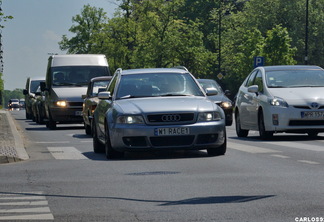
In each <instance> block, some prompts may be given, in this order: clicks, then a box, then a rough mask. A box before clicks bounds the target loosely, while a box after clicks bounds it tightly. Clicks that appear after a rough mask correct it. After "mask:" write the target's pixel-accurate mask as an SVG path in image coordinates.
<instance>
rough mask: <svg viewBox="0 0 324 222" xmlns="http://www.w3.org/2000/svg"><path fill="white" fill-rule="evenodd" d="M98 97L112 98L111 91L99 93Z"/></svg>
mask: <svg viewBox="0 0 324 222" xmlns="http://www.w3.org/2000/svg"><path fill="white" fill-rule="evenodd" d="M98 99H111V95H110V92H109V91H106V92H100V93H98Z"/></svg>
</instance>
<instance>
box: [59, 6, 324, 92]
mask: <svg viewBox="0 0 324 222" xmlns="http://www.w3.org/2000/svg"><path fill="white" fill-rule="evenodd" d="M305 2H306V1H305V0H291V1H285V0H263V1H259V0H248V1H246V0H206V1H199V0H172V1H170V0H155V1H152V0H120V4H119V7H118V9H117V11H116V13H115V15H114V17H113V18H110V19H106V14H105V13H104V12H103V9H101V8H99V9H97V8H95V7H90V5H87V6H84V8H83V11H82V13H81V15H77V16H75V17H73V22H76V23H77V24H78V25H73V26H72V27H71V29H70V30H69V31H70V32H72V33H74V34H75V36H74V37H72V38H70V39H69V38H68V37H67V36H66V35H64V36H63V37H62V41H61V42H60V47H61V49H64V50H68V52H69V53H104V54H106V56H107V58H108V61H109V63H110V67H111V68H112V69H116V68H118V67H121V68H124V69H127V68H143V67H172V66H178V65H184V66H186V67H187V68H188V69H189V70H190V71H191V72H192V73H193V74H194V75H195V76H196V77H198V78H214V79H216V78H217V77H216V76H217V74H218V73H219V72H221V73H223V74H224V75H225V78H223V79H222V80H219V82H220V83H221V84H222V85H226V87H227V88H230V89H231V90H232V91H233V92H234V93H235V91H236V90H237V89H238V87H239V85H240V84H241V82H242V80H243V79H244V78H245V77H246V76H247V75H248V74H249V73H250V72H251V71H252V69H253V58H254V57H255V56H264V57H265V60H266V65H284V64H303V63H304V48H305V19H306V17H305V15H306V13H305V9H306V8H305V7H306V5H305ZM309 3H310V4H309V6H310V7H309V21H310V25H309V63H310V64H316V65H320V66H324V60H323V59H321V58H323V54H324V41H323V39H324V38H323V37H324V8H323V7H322V5H323V4H324V0H309ZM234 93H233V94H234Z"/></svg>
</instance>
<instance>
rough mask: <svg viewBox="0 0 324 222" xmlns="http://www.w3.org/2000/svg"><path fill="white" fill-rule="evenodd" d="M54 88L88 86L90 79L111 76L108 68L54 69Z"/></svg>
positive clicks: (66, 67) (70, 67)
mask: <svg viewBox="0 0 324 222" xmlns="http://www.w3.org/2000/svg"><path fill="white" fill-rule="evenodd" d="M51 74H52V85H53V86H87V85H88V82H89V81H90V79H92V78H94V77H98V76H109V70H108V67H106V66H61V67H52V69H51Z"/></svg>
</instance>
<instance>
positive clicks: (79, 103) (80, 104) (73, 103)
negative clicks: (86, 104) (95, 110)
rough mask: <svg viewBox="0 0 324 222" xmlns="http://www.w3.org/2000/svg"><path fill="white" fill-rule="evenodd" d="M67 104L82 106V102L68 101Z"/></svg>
mask: <svg viewBox="0 0 324 222" xmlns="http://www.w3.org/2000/svg"><path fill="white" fill-rule="evenodd" d="M68 103H69V106H79V107H82V105H83V102H68Z"/></svg>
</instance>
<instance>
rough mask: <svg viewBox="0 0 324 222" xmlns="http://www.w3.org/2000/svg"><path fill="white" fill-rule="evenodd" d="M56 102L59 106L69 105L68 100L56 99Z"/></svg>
mask: <svg viewBox="0 0 324 222" xmlns="http://www.w3.org/2000/svg"><path fill="white" fill-rule="evenodd" d="M55 104H56V105H57V106H59V107H66V106H67V102H66V101H56V103H55Z"/></svg>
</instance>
